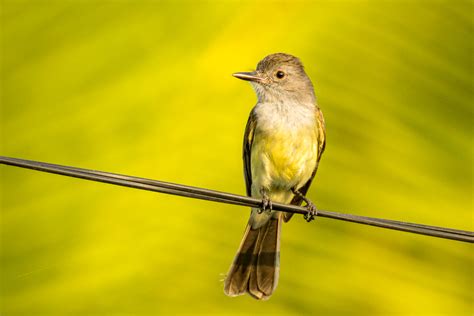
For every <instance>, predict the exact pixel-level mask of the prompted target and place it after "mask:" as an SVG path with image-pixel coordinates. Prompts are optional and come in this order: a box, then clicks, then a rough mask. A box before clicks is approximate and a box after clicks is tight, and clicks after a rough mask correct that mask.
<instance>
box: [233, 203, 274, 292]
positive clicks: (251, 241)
mask: <svg viewBox="0 0 474 316" xmlns="http://www.w3.org/2000/svg"><path fill="white" fill-rule="evenodd" d="M282 216H283V214H282V213H280V212H278V214H277V216H276V217H272V218H270V219H269V220H268V222H267V223H266V224H265V225H263V226H262V227H260V228H257V229H252V227H251V226H250V224H247V228H246V229H245V233H244V237H243V238H242V242H241V243H240V247H239V250H238V252H237V255H236V256H235V258H234V262H232V265H231V267H230V269H229V272H228V274H227V276H226V279H225V281H224V292H225V294H226V295H228V296H237V295H242V294H245V292H248V293H249V294H250V295H251V296H252V297H254V298H256V299H258V300H261V299H263V300H265V299H268V298H269V297H270V295H272V293H273V291H274V290H275V288H276V286H277V284H278V275H279V272H280V231H281V222H282Z"/></svg>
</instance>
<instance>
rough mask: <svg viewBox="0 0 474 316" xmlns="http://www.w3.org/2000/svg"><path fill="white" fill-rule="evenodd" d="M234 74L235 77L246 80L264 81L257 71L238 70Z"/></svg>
mask: <svg viewBox="0 0 474 316" xmlns="http://www.w3.org/2000/svg"><path fill="white" fill-rule="evenodd" d="M232 76H234V77H235V78H239V79H242V80H246V81H255V82H261V81H263V78H262V77H260V76H259V75H258V74H257V72H256V71H252V72H236V73H233V74H232Z"/></svg>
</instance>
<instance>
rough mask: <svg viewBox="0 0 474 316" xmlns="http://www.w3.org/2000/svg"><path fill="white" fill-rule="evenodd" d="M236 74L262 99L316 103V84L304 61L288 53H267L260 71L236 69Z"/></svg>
mask: <svg viewBox="0 0 474 316" xmlns="http://www.w3.org/2000/svg"><path fill="white" fill-rule="evenodd" d="M233 76H234V77H236V78H239V79H242V80H247V81H249V82H250V83H251V84H252V86H253V87H254V89H255V92H256V93H257V97H258V100H259V102H288V101H293V102H300V103H313V104H314V102H315V96H314V89H313V85H312V83H311V80H310V79H309V77H308V75H306V73H305V71H304V67H303V64H302V63H301V61H300V60H299V59H298V58H297V57H295V56H292V55H289V54H284V53H277V54H272V55H268V56H267V57H265V58H264V59H262V60H261V61H260V62H259V63H258V65H257V70H255V71H252V72H236V73H234V74H233Z"/></svg>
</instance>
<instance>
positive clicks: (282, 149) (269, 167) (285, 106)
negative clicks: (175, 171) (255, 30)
mask: <svg viewBox="0 0 474 316" xmlns="http://www.w3.org/2000/svg"><path fill="white" fill-rule="evenodd" d="M233 76H234V77H236V78H238V79H242V80H245V81H248V82H250V83H251V85H252V87H253V88H254V90H255V92H256V95H257V99H258V101H257V104H256V105H255V106H254V107H253V109H252V110H251V112H250V115H249V119H248V121H247V125H246V128H245V134H244V142H243V162H244V177H245V184H246V191H247V195H248V196H251V197H254V198H259V199H261V200H262V203H261V206H260V207H259V208H252V210H251V214H250V218H249V221H248V223H247V226H246V228H245V231H244V236H243V238H242V241H241V243H240V246H239V249H238V251H237V254H236V256H235V258H234V260H233V262H232V264H231V266H230V269H229V271H228V273H227V275H226V277H225V280H224V293H225V294H226V295H228V296H231V297H233V296H238V295H243V294H246V293H248V294H249V295H250V296H252V297H253V298H255V299H258V300H267V299H269V298H270V296H271V295H272V294H273V292H274V290H275V288H276V287H277V284H278V278H279V272H280V234H281V226H282V222H288V221H289V220H290V219H291V217H292V215H293V214H292V213H285V212H280V211H274V210H272V202H279V203H287V204H292V205H301V204H302V203H303V202H305V203H306V205H305V207H306V209H307V210H308V212H307V214H305V215H304V217H305V219H306V220H307V221H311V220H312V219H313V218H314V216H315V215H317V208H316V206H315V205H314V203H312V202H311V201H310V200H309V199H308V198H307V197H306V193H307V191H308V189H309V187H310V185H311V182H312V181H313V178H314V176H315V174H316V171H317V169H318V165H319V161H320V159H321V155H322V154H323V152H324V149H325V145H326V128H325V122H324V117H323V113H322V112H321V110H320V108H319V106H318V104H317V102H316V97H315V93H314V88H313V84H312V82H311V80H310V79H309V77H308V75H307V74H306V72H305V70H304V67H303V64H302V62H301V61H300V59H299V58H297V57H295V56H292V55H290V54H286V53H275V54H271V55H268V56H266V57H265V58H263V59H262V60H261V61H260V62H259V63H258V64H257V68H256V70H255V71H252V72H237V73H234V74H233Z"/></svg>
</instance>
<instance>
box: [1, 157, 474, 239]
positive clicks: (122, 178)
mask: <svg viewBox="0 0 474 316" xmlns="http://www.w3.org/2000/svg"><path fill="white" fill-rule="evenodd" d="M0 163H1V164H5V165H10V166H16V167H21V168H27V169H32V170H37V171H42V172H48V173H54V174H59V175H64V176H69V177H75V178H80V179H85V180H91V181H98V182H103V183H109V184H114V185H119V186H125V187H129V188H135V189H141V190H148V191H153V192H159V193H165V194H172V195H178V196H183V197H189V198H195V199H201V200H207V201H214V202H219V203H227V204H234V205H241V206H249V207H260V206H261V203H262V201H261V200H259V199H255V198H252V197H248V196H241V195H237V194H232V193H226V192H221V191H215V190H209V189H203V188H198V187H193V186H187V185H182V184H176V183H170V182H163V181H157V180H152V179H146V178H139V177H133V176H127V175H122V174H117V173H110V172H104V171H97V170H90V169H82V168H76V167H70V166H63V165H57V164H51V163H45V162H39V161H33V160H25V159H19V158H12V157H4V156H0ZM272 207H273V210H277V211H284V212H290V213H297V214H306V213H307V209H306V208H304V207H301V206H296V205H288V204H282V203H272ZM317 216H320V217H326V218H332V219H337V220H343V221H348V222H353V223H359V224H365V225H371V226H376V227H382V228H388V229H394V230H399V231H405V232H411V233H416V234H421V235H427V236H433V237H439V238H445V239H452V240H458V241H463V242H469V243H474V232H471V231H465V230H459V229H452V228H445V227H438V226H430V225H423V224H415V223H409V222H402V221H395V220H388V219H380V218H373V217H366V216H360V215H352V214H345V213H338V212H331V211H325V210H318V214H317Z"/></svg>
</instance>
